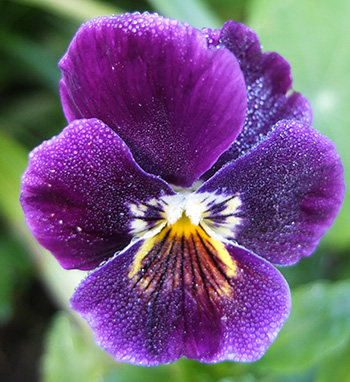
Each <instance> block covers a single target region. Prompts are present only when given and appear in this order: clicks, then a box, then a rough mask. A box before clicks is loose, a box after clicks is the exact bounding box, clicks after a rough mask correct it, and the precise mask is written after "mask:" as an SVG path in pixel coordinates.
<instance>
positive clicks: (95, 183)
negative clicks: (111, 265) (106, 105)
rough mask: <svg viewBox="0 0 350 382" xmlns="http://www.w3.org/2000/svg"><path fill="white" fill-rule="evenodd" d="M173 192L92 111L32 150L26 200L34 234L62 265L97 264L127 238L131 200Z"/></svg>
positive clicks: (23, 195) (23, 192)
mask: <svg viewBox="0 0 350 382" xmlns="http://www.w3.org/2000/svg"><path fill="white" fill-rule="evenodd" d="M173 193H174V192H173V191H172V190H171V189H170V187H169V186H168V185H167V184H165V183H164V182H163V181H162V180H160V179H158V178H156V177H155V176H153V175H149V174H146V173H145V172H144V171H143V170H142V169H141V168H140V167H139V166H138V165H137V164H136V163H135V162H134V160H133V158H132V155H131V153H130V151H129V150H128V148H127V146H126V145H125V143H124V142H123V141H122V140H121V139H120V138H119V137H118V135H117V134H116V133H115V132H114V131H113V130H111V129H110V128H109V127H108V126H106V125H105V124H104V123H102V122H101V121H99V120H96V119H90V120H77V121H75V122H73V123H72V124H70V125H69V126H68V127H66V128H65V129H64V130H63V131H62V133H61V134H59V135H58V136H57V137H54V138H52V139H51V140H49V141H47V142H44V143H42V144H41V145H40V146H38V147H37V148H36V149H34V150H33V151H32V153H31V154H30V162H29V166H28V168H27V170H26V172H25V173H24V175H23V179H22V190H21V203H22V207H23V210H24V213H25V217H26V220H27V223H28V225H29V227H30V229H31V230H32V233H33V235H34V236H35V238H36V239H37V240H38V241H39V243H40V244H41V245H43V246H44V247H45V248H47V249H49V250H50V251H51V252H52V253H53V254H54V256H55V257H56V258H57V259H58V261H59V262H60V264H61V265H62V266H63V267H65V268H79V269H93V268H95V267H96V266H98V265H99V264H100V263H101V262H102V261H104V260H106V259H108V258H109V257H111V256H112V255H114V253H115V252H116V251H118V250H120V249H122V248H124V247H125V245H127V244H128V243H129V241H130V239H131V234H130V231H131V226H130V222H131V220H132V219H133V216H132V211H131V208H130V206H131V205H132V204H138V203H140V202H144V201H147V200H148V199H151V198H155V197H160V196H162V195H169V194H173Z"/></svg>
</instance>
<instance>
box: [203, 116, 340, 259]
mask: <svg viewBox="0 0 350 382" xmlns="http://www.w3.org/2000/svg"><path fill="white" fill-rule="evenodd" d="M214 191H216V192H218V193H220V194H222V195H224V194H227V195H228V196H230V195H238V197H239V199H240V203H241V206H240V209H239V211H237V212H236V217H237V218H238V219H239V222H240V224H239V226H238V227H237V226H236V227H235V230H236V232H235V233H234V237H235V240H236V241H237V243H238V244H239V245H242V246H244V247H245V248H247V249H248V250H249V251H252V252H254V253H256V254H258V255H259V256H262V257H264V258H265V259H267V260H269V261H271V262H272V263H275V264H281V265H289V264H293V263H295V262H296V261H298V260H299V259H300V258H301V257H303V256H308V255H310V254H311V253H312V252H313V251H314V249H315V248H316V246H317V244H318V242H319V240H320V239H321V237H322V235H323V234H324V233H325V231H326V230H327V229H328V228H329V227H330V226H331V224H332V223H333V221H334V219H335V217H336V215H337V213H338V211H339V209H340V206H341V204H342V200H343V196H344V191H345V185H344V177H343V166H342V164H341V161H340V158H339V156H338V154H337V151H336V148H335V145H334V144H333V143H332V142H331V141H330V140H329V139H328V138H327V137H325V136H324V135H322V134H321V133H319V132H318V131H316V130H314V129H313V128H311V127H310V126H308V125H304V124H301V123H298V122H294V121H281V122H279V123H278V124H277V125H276V126H275V128H274V130H273V131H272V132H271V133H270V134H269V135H268V136H267V137H266V139H265V140H264V141H263V142H262V143H260V144H259V145H258V146H256V147H255V148H254V149H253V150H251V151H250V152H249V153H248V154H246V155H244V156H242V157H240V158H239V159H237V160H236V161H235V162H233V163H231V164H229V165H227V166H226V167H224V168H223V169H222V170H220V171H219V172H218V173H217V174H216V175H215V176H214V177H213V178H211V179H210V180H209V181H207V183H205V184H204V185H203V186H202V187H201V188H200V189H199V190H198V192H199V193H201V192H214Z"/></svg>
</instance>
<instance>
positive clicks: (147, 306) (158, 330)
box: [71, 238, 290, 365]
mask: <svg viewBox="0 0 350 382" xmlns="http://www.w3.org/2000/svg"><path fill="white" fill-rule="evenodd" d="M181 243H182V240H177V239H176V238H175V239H174V241H172V243H168V244H170V245H169V246H167V247H166V249H164V250H161V249H160V246H162V245H163V246H164V244H163V243H162V242H158V244H157V245H155V246H154V247H152V248H151V249H150V254H149V255H150V258H151V260H149V261H148V262H147V263H146V264H148V265H146V264H145V266H146V267H148V268H147V269H148V272H147V271H145V268H142V269H140V271H139V273H137V274H136V275H135V276H136V277H135V279H130V276H129V275H130V270H131V269H132V263H133V261H134V259H135V257H136V256H137V253H138V252H139V251H140V248H141V247H142V244H143V241H142V240H140V241H139V242H138V243H136V244H134V245H133V246H131V247H129V248H128V249H127V250H125V251H124V252H123V253H120V254H119V255H117V256H116V257H114V258H113V259H111V260H110V261H108V262H107V263H106V264H104V265H103V266H102V267H101V268H99V269H98V270H96V271H94V272H93V273H91V274H90V275H89V276H88V277H87V278H86V279H85V280H84V281H83V282H82V283H81V284H80V286H79V287H78V289H77V290H76V292H75V294H74V296H73V298H72V300H71V304H72V307H73V308H74V309H75V310H77V311H78V312H79V313H80V314H81V315H82V316H83V317H84V318H85V319H86V320H87V322H88V323H89V325H90V326H91V327H92V328H93V330H94V333H95V339H96V342H97V343H98V344H100V345H101V346H102V347H103V348H104V349H106V350H107V351H108V352H109V353H110V354H111V355H112V356H113V357H115V358H116V359H117V360H119V361H128V362H131V363H137V364H141V365H157V364H159V363H166V362H172V361H175V360H177V359H178V358H180V357H188V358H194V359H197V360H199V361H201V362H218V361H223V360H227V359H228V360H235V361H244V362H247V361H254V360H256V359H258V358H260V357H261V356H262V355H263V354H264V352H265V351H266V349H267V347H268V346H269V345H270V344H271V342H272V341H273V340H274V339H275V337H276V335H277V333H278V331H279V329H280V328H281V326H282V325H283V323H284V321H285V320H286V318H287V317H288V314H289V310H290V294H289V288H288V285H287V283H286V282H285V280H284V279H283V277H282V276H281V274H280V273H279V272H278V271H277V270H276V269H275V268H274V267H273V266H272V265H270V264H269V263H267V262H266V261H264V260H263V259H260V258H258V257H257V256H255V255H252V254H250V253H249V252H247V251H246V250H244V249H242V248H239V247H236V246H233V245H227V247H226V249H227V251H228V252H229V254H230V256H231V258H232V259H233V260H234V261H235V264H236V273H235V276H233V277H231V278H230V279H227V280H225V281H224V282H225V283H226V285H225V286H224V287H223V286H222V285H221V284H220V281H218V278H219V277H222V274H220V275H218V276H217V278H214V279H215V281H216V282H212V281H213V279H212V278H213V276H212V275H213V272H215V271H216V270H215V269H214V268H215V266H214V263H212V261H213V260H211V262H210V263H208V262H205V261H203V258H201V260H202V261H200V262H199V261H198V258H199V257H201V256H202V251H205V249H204V247H203V246H202V247H198V246H197V247H193V246H192V245H191V243H188V242H185V243H184V244H181ZM195 249H196V250H195ZM156 254H158V255H156ZM159 254H160V255H159ZM150 268H151V270H149V269H150ZM154 279H156V280H155V281H154Z"/></svg>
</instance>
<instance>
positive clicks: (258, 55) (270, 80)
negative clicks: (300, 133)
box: [205, 21, 312, 179]
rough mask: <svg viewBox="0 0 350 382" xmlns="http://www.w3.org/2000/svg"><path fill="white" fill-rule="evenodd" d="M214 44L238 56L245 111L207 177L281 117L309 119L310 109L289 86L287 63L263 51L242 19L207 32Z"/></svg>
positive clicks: (264, 132) (289, 76) (236, 156)
mask: <svg viewBox="0 0 350 382" xmlns="http://www.w3.org/2000/svg"><path fill="white" fill-rule="evenodd" d="M207 35H208V40H209V41H210V42H211V43H212V44H214V45H216V46H225V47H226V48H227V49H229V50H230V51H231V52H232V53H233V54H234V55H235V56H236V58H237V59H238V62H239V64H240V66H241V69H242V72H243V74H244V79H245V83H246V86H247V98H248V104H247V114H246V119H245V124H244V127H243V130H242V131H241V133H240V134H239V136H238V137H237V139H236V140H235V141H234V142H233V144H232V145H231V147H230V148H229V149H228V150H227V151H226V152H225V153H223V154H222V156H221V157H220V158H219V159H218V161H217V162H216V163H215V165H214V166H213V168H212V169H211V170H210V171H208V172H207V174H205V178H206V179H208V178H209V177H210V176H212V175H213V174H214V173H215V172H216V171H217V170H218V169H220V168H221V167H222V166H223V165H225V164H226V163H229V162H231V161H232V160H234V159H236V158H238V157H239V156H240V155H242V154H244V153H246V152H247V151H249V150H250V149H251V148H252V147H253V146H254V145H256V144H257V143H259V142H260V141H261V140H262V139H264V137H265V136H266V134H267V133H268V132H269V131H270V130H271V129H272V127H273V126H274V125H275V124H276V123H277V122H278V121H280V120H282V119H293V120H297V121H300V122H304V123H306V124H311V123H312V110H311V106H310V104H309V102H308V100H307V99H306V98H305V97H303V96H302V95H301V94H299V93H296V92H292V93H291V94H289V93H288V92H289V91H290V89H291V86H292V76H291V69H290V65H289V63H288V62H287V61H286V60H285V59H284V58H283V57H281V56H280V55H279V54H277V53H275V52H267V53H263V52H262V50H261V46H260V42H259V39H258V36H257V35H256V33H255V32H254V31H253V30H252V29H250V28H248V27H246V26H245V25H243V24H241V23H237V22H234V21H228V22H226V23H225V24H224V26H223V28H222V29H221V31H214V32H212V34H210V33H209V34H207Z"/></svg>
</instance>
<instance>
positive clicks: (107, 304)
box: [21, 13, 344, 365]
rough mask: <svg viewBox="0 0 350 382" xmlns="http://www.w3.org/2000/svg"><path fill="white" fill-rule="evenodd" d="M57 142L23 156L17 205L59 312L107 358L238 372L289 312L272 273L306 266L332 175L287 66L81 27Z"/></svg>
mask: <svg viewBox="0 0 350 382" xmlns="http://www.w3.org/2000/svg"><path fill="white" fill-rule="evenodd" d="M59 66H60V68H61V70H62V79H61V83H60V89H61V98H62V103H63V109H64V112H65V115H66V117H67V120H68V123H69V125H68V126H67V127H66V128H65V129H64V130H63V131H62V132H61V133H60V134H59V135H58V136H57V137H54V138H52V139H51V140H49V141H47V142H44V143H42V144H41V145H40V146H39V147H37V148H36V149H34V150H33V151H32V152H31V154H30V162H29V166H28V168H27V170H26V172H25V174H24V176H23V180H22V193H21V203H22V206H23V209H24V212H25V217H26V220H27V223H28V225H29V227H30V228H31V230H32V232H33V235H34V236H35V238H36V239H37V240H38V241H39V243H40V244H42V245H43V246H44V247H45V248H47V249H48V250H50V251H51V252H52V253H53V255H54V256H55V257H56V258H57V260H58V261H59V263H60V264H61V265H62V266H63V267H64V268H68V269H71V268H77V269H81V270H93V269H95V268H96V269H95V270H94V271H92V272H91V273H90V274H89V275H88V276H87V277H86V279H85V280H84V281H82V283H81V284H80V285H79V286H78V288H77V290H76V291H75V293H74V295H73V297H72V300H71V305H72V307H73V309H75V310H76V311H78V312H79V313H80V314H81V316H82V317H84V318H85V319H86V320H87V322H88V323H89V324H90V326H91V327H92V329H93V331H94V334H95V338H96V341H97V343H98V344H99V345H101V346H102V347H103V348H104V349H106V350H107V351H108V352H109V353H110V354H111V355H112V356H114V357H115V359H117V360H119V361H128V362H131V363H136V364H142V365H157V364H159V363H166V362H172V361H175V360H177V359H178V358H180V357H188V358H193V359H197V360H199V361H201V362H218V361H223V360H234V361H254V360H257V359H258V358H260V357H261V356H262V355H263V354H264V352H265V351H266V349H267V348H268V346H269V345H270V344H271V343H272V341H273V340H274V339H275V338H276V336H277V334H278V332H279V330H280V329H281V327H282V325H283V323H284V322H285V320H286V319H287V317H288V314H289V311H290V305H291V301H290V292H289V288H288V285H287V283H286V281H285V280H284V278H283V277H282V275H281V274H280V273H279V271H278V270H277V269H276V268H275V267H274V265H291V264H294V263H296V262H297V261H298V260H299V259H300V258H302V257H304V256H308V255H310V254H311V253H312V252H313V251H314V249H315V247H316V246H317V244H318V242H319V240H320V238H321V237H322V235H323V234H324V233H325V231H326V230H327V229H328V228H329V227H330V225H331V224H332V222H333V220H334V219H335V216H336V214H337V212H338V210H339V208H340V205H341V202H342V199H343V194H344V182H343V169H342V165H341V162H340V159H339V156H338V154H337V152H336V149H335V146H334V144H333V143H332V142H331V141H330V140H329V139H328V138H326V137H325V136H323V135H322V134H320V133H319V132H318V131H316V130H314V129H313V128H312V127H311V118H312V117H311V108H310V105H309V103H308V101H307V100H306V99H305V98H304V97H303V96H302V95H300V94H298V93H295V92H293V91H291V85H292V80H291V73H290V67H289V64H288V63H287V62H286V60H284V59H283V58H282V57H281V56H279V55H278V54H276V53H262V51H261V48H260V44H259V40H258V38H257V36H256V34H255V33H254V32H253V31H252V30H251V29H249V28H247V27H246V26H244V25H242V24H240V23H236V22H233V21H228V22H227V23H226V24H225V25H224V26H223V28H222V29H221V30H214V31H212V30H209V29H204V30H201V31H200V30H197V29H195V28H193V27H191V26H190V25H188V24H185V23H182V22H178V21H176V20H171V19H167V18H163V17H161V16H159V15H157V14H148V13H144V14H140V13H134V14H124V15H119V16H112V17H102V18H97V19H94V20H92V21H88V22H87V23H85V24H84V25H83V26H82V27H81V28H80V29H79V31H78V32H77V34H76V36H75V37H74V39H73V41H72V42H71V44H70V46H69V49H68V51H67V53H66V54H65V55H64V57H63V58H62V60H61V61H60V63H59Z"/></svg>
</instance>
